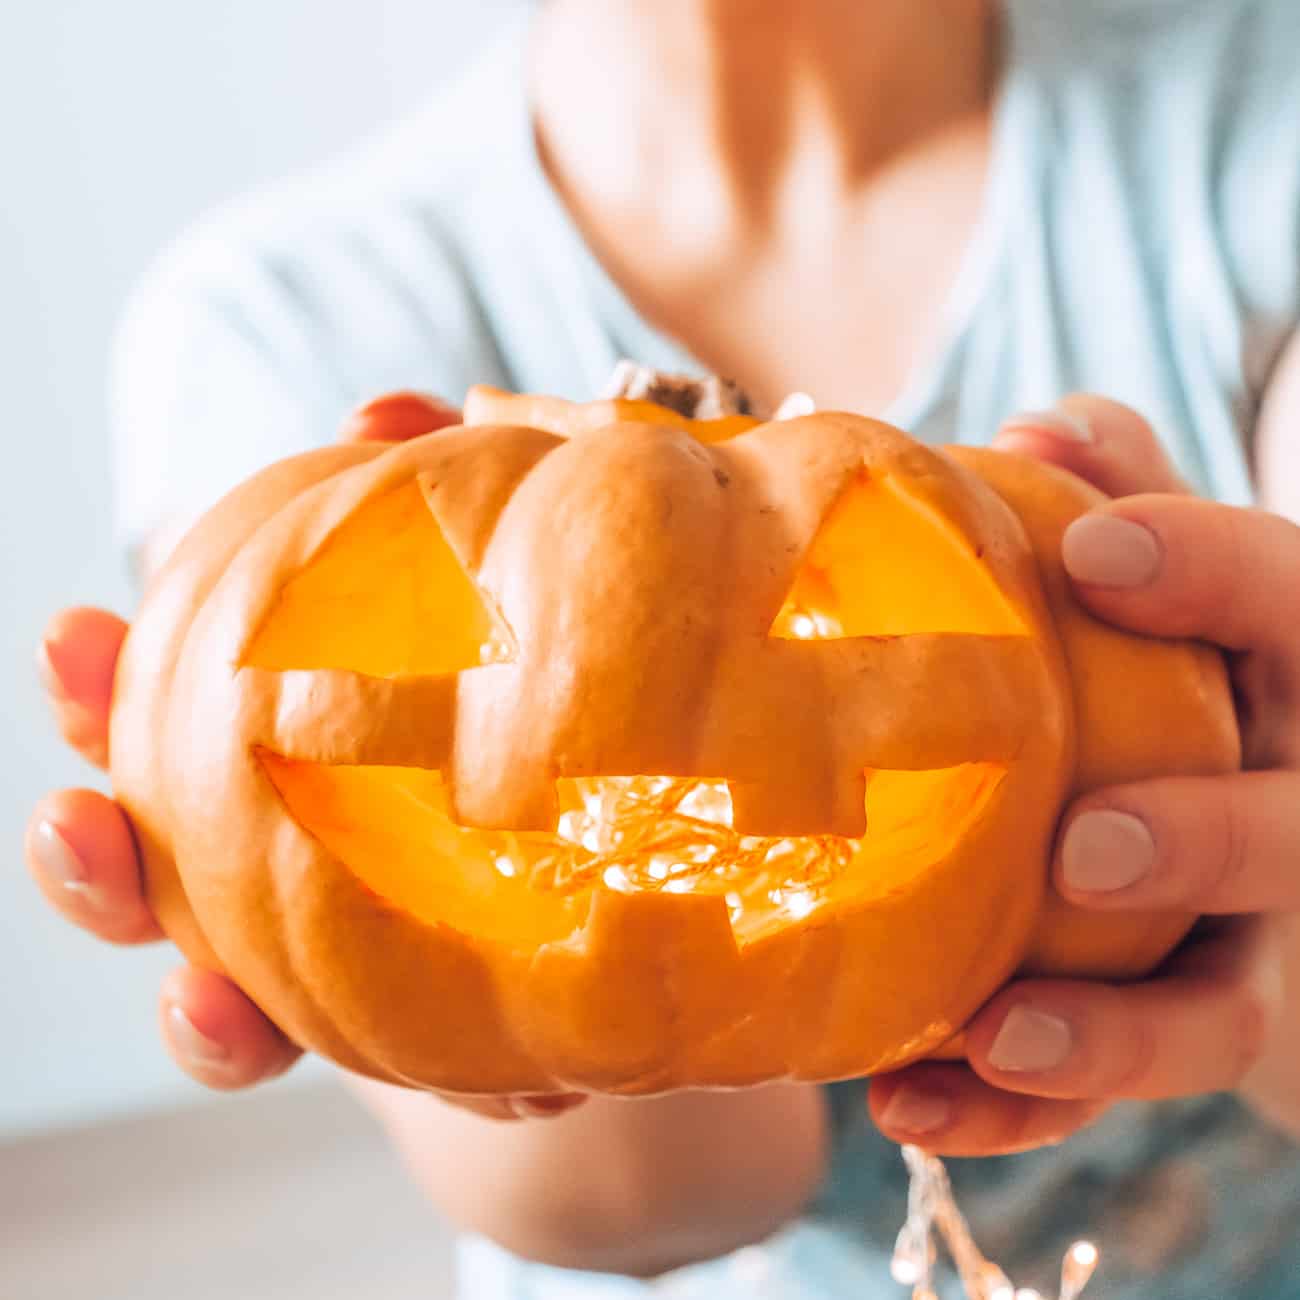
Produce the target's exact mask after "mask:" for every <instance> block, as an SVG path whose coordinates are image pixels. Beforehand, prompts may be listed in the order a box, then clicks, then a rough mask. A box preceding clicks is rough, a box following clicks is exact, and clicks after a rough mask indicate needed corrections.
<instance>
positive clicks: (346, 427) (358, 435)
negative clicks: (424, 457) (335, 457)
mask: <svg viewBox="0 0 1300 1300" xmlns="http://www.w3.org/2000/svg"><path fill="white" fill-rule="evenodd" d="M460 421H461V414H460V411H459V410H458V409H457V408H456V407H454V406H453V405H452V404H451V403H450V402H444V401H443V400H442V398H440V397H430V396H428V395H427V394H425V393H413V392H401V393H388V394H386V395H385V396H383V397H378V398H376V399H375V400H374V401H373V402H367V403H366V405H365V406H361V407H358V408H357V409H356V410H355V411H353V412H352V414H351V415H350V416H348V418H347V419H346V420H345V421H344V422H343V428H342V429H341V430H340V432H339V440H340V441H341V442H406V441H407V440H408V439H410V438H419V437H421V436H422V435H423V434H426V433H433V432H434V430H436V429H445V428H447V427H449V426H450V425H453V424H459V423H460Z"/></svg>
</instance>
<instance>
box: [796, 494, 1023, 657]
mask: <svg viewBox="0 0 1300 1300" xmlns="http://www.w3.org/2000/svg"><path fill="white" fill-rule="evenodd" d="M926 632H930V633H934V632H948V633H973V634H976V635H982V636H1024V635H1025V634H1026V628H1025V625H1024V623H1023V621H1022V620H1021V618H1020V616H1019V615H1018V614H1017V613H1016V611H1015V609H1014V608H1013V607H1012V605H1011V603H1010V601H1009V600H1008V599H1007V598H1006V597H1005V596H1004V595H1003V594H1002V592H1001V591H1000V590H999V588H998V585H997V583H996V582H995V581H994V579H993V576H992V574H991V573H990V572H989V570H988V568H987V567H986V566H985V564H984V563H983V561H982V560H981V558H980V556H979V555H977V554H976V553H975V552H974V551H972V550H971V548H970V546H969V544H968V543H967V542H966V541H965V540H964V539H963V538H962V537H961V535H960V534H959V533H958V532H957V531H956V530H955V529H954V528H953V527H952V526H951V525H950V524H948V523H947V522H946V521H945V520H944V519H943V518H942V517H941V516H940V514H939V513H938V512H937V511H935V510H932V509H931V508H930V507H928V506H927V505H926V504H925V503H924V502H923V501H921V500H918V499H917V498H915V497H912V496H910V495H908V494H907V493H905V492H904V491H903V490H902V489H901V488H900V487H899V486H898V485H897V484H896V483H895V482H894V480H892V479H891V478H889V477H887V476H881V477H874V476H868V475H866V474H863V475H861V476H860V477H859V478H857V479H856V480H855V481H854V482H853V484H852V485H851V486H850V487H849V488H847V489H846V490H845V491H844V492H843V493H841V495H840V497H839V499H838V500H837V501H836V502H835V504H834V506H832V507H831V510H830V512H829V513H828V514H827V516H826V517H825V519H823V520H822V523H821V526H820V528H819V529H818V531H817V535H816V536H815V537H814V538H813V542H812V545H811V546H810V547H809V548H808V550H807V551H806V552H805V554H804V557H803V560H802V562H801V564H800V567H799V570H798V573H797V574H796V575H795V580H794V583H793V585H792V586H791V588H790V592H789V595H788V596H787V597H786V601H785V604H784V605H783V606H782V608H781V611H780V613H779V614H778V615H777V616H776V619H775V621H774V622H773V624H772V630H771V635H772V636H774V637H779V638H781V639H783V640H799V641H835V640H840V639H842V638H846V637H889V636H907V635H912V634H917V633H926Z"/></svg>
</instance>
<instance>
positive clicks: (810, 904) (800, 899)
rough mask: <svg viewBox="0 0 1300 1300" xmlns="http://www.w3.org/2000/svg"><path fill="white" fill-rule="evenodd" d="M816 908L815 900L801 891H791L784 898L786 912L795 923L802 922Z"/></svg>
mask: <svg viewBox="0 0 1300 1300" xmlns="http://www.w3.org/2000/svg"><path fill="white" fill-rule="evenodd" d="M816 906H817V900H816V899H815V898H814V897H813V896H812V895H811V894H809V893H805V892H804V891H803V890H802V889H800V890H797V891H792V892H791V893H789V894H787V895H786V898H785V907H786V911H787V912H789V913H790V915H791V916H792V917H794V919H795V920H796V921H800V920H802V919H803V918H804V917H805V916H807V915H808V913H809V912H811V911H812V910H813V908H814V907H816Z"/></svg>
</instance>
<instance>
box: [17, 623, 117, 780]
mask: <svg viewBox="0 0 1300 1300" xmlns="http://www.w3.org/2000/svg"><path fill="white" fill-rule="evenodd" d="M126 627H127V625H126V623H124V622H123V621H122V620H121V619H120V618H118V617H117V615H115V614H110V613H108V612H107V611H106V610H102V609H82V608H78V609H65V610H62V611H61V612H60V613H58V614H56V615H55V616H54V617H53V618H52V619H51V620H50V622H49V624H48V625H47V627H46V629H45V635H44V636H43V637H42V638H41V643H40V646H39V647H38V648H37V652H36V666H37V671H38V672H39V673H40V677H41V682H42V684H43V685H44V687H45V690H46V693H47V694H48V696H49V700H50V705H51V707H52V708H53V710H54V716H55V720H56V721H57V722H58V725H59V730H60V732H61V733H62V735H63V738H64V739H65V740H66V741H67V742H68V744H70V745H71V746H72V747H73V748H74V749H76V750H77V751H78V752H79V753H81V754H82V755H83V756H84V757H86V758H88V759H89V760H90V761H91V762H92V763H95V764H96V765H98V766H100V767H103V766H104V765H105V763H106V762H107V757H108V712H109V707H110V705H111V703H112V699H113V672H114V669H115V668H116V666H117V656H118V652H119V651H120V650H121V648H122V641H123V638H124V637H125V636H126Z"/></svg>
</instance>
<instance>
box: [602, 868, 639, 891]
mask: <svg viewBox="0 0 1300 1300" xmlns="http://www.w3.org/2000/svg"><path fill="white" fill-rule="evenodd" d="M600 878H601V879H602V880H603V881H604V882H605V886H606V888H608V889H616V890H618V891H619V892H620V893H624V894H626V893H630V892H631V890H632V881H631V879H630V878H629V876H628V874H627V872H626V871H624V870H623V868H622V867H620V866H619V865H618V864H617V863H615V864H614V866H612V867H606V868H605V870H604V871H603V872H602V873H601V877H600Z"/></svg>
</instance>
